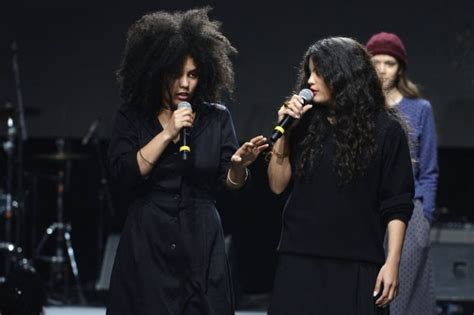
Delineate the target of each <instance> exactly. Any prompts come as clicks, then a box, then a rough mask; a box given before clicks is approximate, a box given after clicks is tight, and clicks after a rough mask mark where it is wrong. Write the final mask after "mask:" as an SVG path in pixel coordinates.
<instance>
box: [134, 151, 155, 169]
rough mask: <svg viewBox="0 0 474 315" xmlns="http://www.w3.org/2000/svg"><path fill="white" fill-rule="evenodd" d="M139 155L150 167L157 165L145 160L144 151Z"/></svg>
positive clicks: (139, 152)
mask: <svg viewBox="0 0 474 315" xmlns="http://www.w3.org/2000/svg"><path fill="white" fill-rule="evenodd" d="M138 154H139V155H140V157H141V158H142V160H143V161H145V162H146V163H147V164H148V165H150V166H154V165H155V164H153V163H151V162H150V161H148V160H147V159H145V157H144V156H143V154H142V150H141V149H140V150H138Z"/></svg>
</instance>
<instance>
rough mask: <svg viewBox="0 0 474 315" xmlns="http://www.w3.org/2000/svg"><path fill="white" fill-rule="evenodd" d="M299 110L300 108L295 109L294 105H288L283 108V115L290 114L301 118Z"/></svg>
mask: <svg viewBox="0 0 474 315" xmlns="http://www.w3.org/2000/svg"><path fill="white" fill-rule="evenodd" d="M298 112H299V111H298V110H295V109H293V108H292V107H289V106H288V107H286V108H284V109H283V111H282V114H281V116H285V115H288V116H291V117H293V118H295V119H299V118H300V115H299V114H298Z"/></svg>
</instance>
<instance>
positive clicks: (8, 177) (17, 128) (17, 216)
mask: <svg viewBox="0 0 474 315" xmlns="http://www.w3.org/2000/svg"><path fill="white" fill-rule="evenodd" d="M12 48H13V49H12V50H13V51H14V53H15V49H14V48H15V46H13V47H12ZM13 70H14V74H15V82H16V86H17V105H16V106H13V105H12V104H11V103H9V102H7V103H5V104H3V105H1V104H0V127H2V126H4V122H5V126H6V133H4V134H5V135H6V136H4V137H3V139H2V136H0V141H1V142H2V146H3V151H4V154H3V156H4V157H5V158H4V161H2V159H1V155H2V154H0V163H1V164H4V165H5V167H4V169H5V176H4V179H3V180H2V181H1V182H0V231H2V233H1V234H0V297H1V296H6V295H7V296H8V294H5V293H4V292H3V291H4V290H5V288H7V287H9V283H8V282H9V279H15V276H16V275H18V270H20V272H21V273H22V274H25V273H26V274H31V275H32V278H34V279H38V278H39V277H38V272H37V270H36V269H35V267H36V264H37V262H42V263H46V264H47V265H48V266H49V267H50V268H49V269H50V272H49V279H48V284H49V285H50V286H52V285H53V284H54V285H55V286H56V289H58V287H59V292H61V294H62V296H61V297H59V303H62V304H64V303H68V302H69V301H70V300H69V297H70V294H69V287H70V283H69V274H70V273H72V275H73V281H74V285H75V293H76V294H77V298H78V301H79V303H80V304H85V303H86V299H85V297H84V292H83V289H82V286H81V282H80V277H79V270H78V266H77V260H76V256H75V253H74V248H73V246H72V244H71V224H70V223H68V222H66V221H65V218H64V214H65V213H64V212H65V209H64V194H65V192H66V191H67V187H66V186H67V177H68V173H69V170H70V166H71V163H72V162H74V161H79V160H84V159H87V158H89V157H90V156H89V155H85V154H78V153H72V152H68V151H67V150H65V140H64V139H58V140H56V151H55V152H51V153H46V154H36V155H33V156H32V158H33V159H34V160H36V161H48V162H51V163H48V164H49V165H53V166H54V173H52V174H54V175H51V176H49V178H50V179H51V178H52V179H53V181H54V183H55V194H56V206H55V208H56V209H55V222H52V223H51V224H50V225H49V226H48V227H47V228H46V231H45V232H44V234H43V235H42V237H41V239H40V241H39V243H38V244H37V245H32V246H30V247H33V248H31V256H30V257H29V258H27V257H26V256H27V255H26V254H25V251H24V250H23V248H25V246H26V244H25V237H24V235H23V231H25V228H26V226H25V220H24V214H25V210H28V209H26V208H27V207H26V206H25V205H26V203H25V199H26V197H25V189H24V188H23V180H24V178H25V174H27V172H25V171H24V170H23V144H24V142H25V140H26V138H27V137H26V128H25V127H26V126H25V120H24V117H25V115H26V116H35V115H38V114H40V110H39V109H36V108H28V107H27V108H24V107H23V104H22V98H21V93H20V90H19V86H20V84H19V75H18V66H17V62H16V55H15V54H14V59H13ZM96 122H97V123H96V124H95V125H94V129H93V130H89V132H88V135H87V136H88V138H87V141H85V142H86V143H87V142H88V141H89V140H90V138H91V137H92V136H93V135H92V132H95V129H96V128H97V125H98V121H96ZM94 123H95V122H94ZM91 127H92V126H91ZM3 131H4V130H3ZM1 133H2V132H1V131H0V134H1ZM95 138H97V139H98V137H95ZM84 140H85V139H83V142H84ZM83 144H84V143H83ZM94 144H96V146H95V147H96V150H100V148H99V145H98V140H97V141H95V142H94ZM0 153H1V152H0ZM97 154H101V152H99V151H98V152H97ZM98 158H99V160H101V159H100V156H98ZM101 163H102V162H101ZM1 164H0V168H3V167H2V165H1ZM100 169H101V174H100V175H101V176H102V178H101V192H102V193H103V194H104V193H105V197H104V195H102V198H103V199H105V203H106V204H105V206H107V207H108V208H109V211H110V212H111V211H113V210H112V209H111V206H110V201H111V200H110V193H109V190H108V187H107V185H106V184H107V182H106V174H105V173H106V172H105V167H104V165H103V164H101V165H100ZM0 173H2V171H1V170H0ZM3 185H4V187H5V188H4V189H3V190H2V189H1V187H2V186H3ZM104 188H105V189H104ZM101 192H99V193H101ZM99 198H101V196H100V195H99ZM100 201H103V200H100ZM100 210H102V209H100ZM99 232H100V231H99ZM46 244H48V245H50V246H49V247H48V246H46ZM15 273H16V274H15ZM26 282H28V281H26ZM10 286H11V284H10ZM36 287H42V286H40V285H37V286H36ZM2 290H3V291H2ZM15 290H17V291H19V292H16V293H13V294H11V293H10V295H9V296H15V298H12V300H18V298H19V297H20V295H21V292H22V291H21V290H18V288H17V289H15ZM43 293H44V292H42V293H38V294H39V295H37V296H40V295H41V294H43ZM33 295H35V294H33ZM0 304H1V303H0ZM1 313H2V305H0V314H1Z"/></svg>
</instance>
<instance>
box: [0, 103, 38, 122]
mask: <svg viewBox="0 0 474 315" xmlns="http://www.w3.org/2000/svg"><path fill="white" fill-rule="evenodd" d="M24 110H25V116H38V115H39V114H41V109H39V108H38V107H31V106H28V107H25V108H24ZM15 111H16V108H15V107H14V106H13V105H12V103H10V102H6V103H5V104H4V105H0V118H1V119H3V118H8V117H12V116H13V115H15Z"/></svg>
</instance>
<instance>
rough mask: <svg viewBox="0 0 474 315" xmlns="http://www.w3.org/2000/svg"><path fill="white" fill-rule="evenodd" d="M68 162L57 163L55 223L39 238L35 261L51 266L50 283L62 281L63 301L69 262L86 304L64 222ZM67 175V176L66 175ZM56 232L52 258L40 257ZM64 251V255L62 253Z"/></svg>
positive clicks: (60, 148)
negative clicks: (41, 261) (44, 262)
mask: <svg viewBox="0 0 474 315" xmlns="http://www.w3.org/2000/svg"><path fill="white" fill-rule="evenodd" d="M57 146H58V151H59V153H64V140H62V139H60V140H58V141H57ZM68 164H69V165H70V161H62V162H60V163H59V165H60V166H59V170H58V175H57V179H56V180H57V190H56V193H57V198H56V202H57V208H56V222H53V223H52V224H51V225H50V226H49V227H48V228H47V229H46V232H45V234H44V235H43V237H42V238H41V240H40V242H39V244H38V247H37V249H36V254H35V259H38V260H43V261H46V262H49V263H50V264H51V276H50V279H52V281H51V282H52V283H53V284H54V282H55V281H57V282H59V283H60V282H62V281H64V289H65V290H64V296H65V300H67V297H68V295H69V291H68V290H69V283H68V282H69V281H68V280H69V279H68V269H67V268H65V267H66V266H65V264H67V261H69V266H70V267H71V270H72V274H73V276H74V280H75V284H76V289H77V292H78V296H79V302H80V303H81V304H83V305H84V304H86V300H85V297H84V293H83V290H82V286H81V283H80V278H79V269H78V267H77V262H76V257H75V255H74V249H73V247H72V243H71V230H72V229H71V224H69V223H65V222H64V190H65V181H66V176H65V169H69V165H68ZM66 175H67V174H66ZM55 232H56V247H55V254H54V255H53V256H47V255H41V252H42V251H43V247H44V245H45V243H46V241H47V239H48V238H49V237H50V236H51V235H53V233H55ZM64 249H66V254H67V256H66V255H65V253H64Z"/></svg>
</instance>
